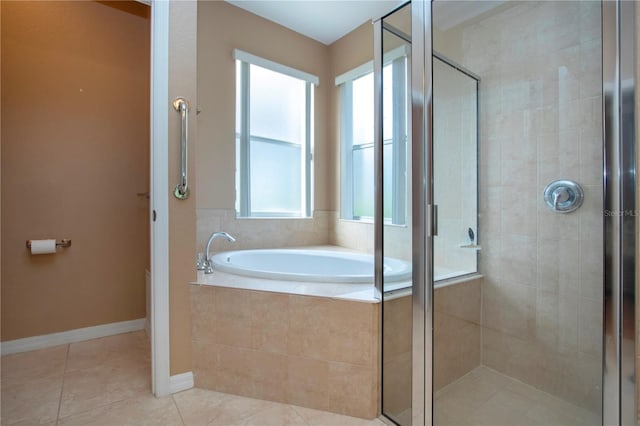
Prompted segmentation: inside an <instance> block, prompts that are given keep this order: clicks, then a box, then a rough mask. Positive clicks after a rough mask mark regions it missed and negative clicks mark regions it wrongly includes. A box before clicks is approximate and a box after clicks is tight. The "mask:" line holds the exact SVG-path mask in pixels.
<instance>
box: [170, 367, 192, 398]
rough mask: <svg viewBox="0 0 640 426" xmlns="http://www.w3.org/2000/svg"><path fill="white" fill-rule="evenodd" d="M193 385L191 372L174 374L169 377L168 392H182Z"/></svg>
mask: <svg viewBox="0 0 640 426" xmlns="http://www.w3.org/2000/svg"><path fill="white" fill-rule="evenodd" d="M192 387H193V372H191V371H189V372H187V373H182V374H176V375H175V376H171V377H169V392H171V393H176V392H182V391H184V390H187V389H191V388H192Z"/></svg>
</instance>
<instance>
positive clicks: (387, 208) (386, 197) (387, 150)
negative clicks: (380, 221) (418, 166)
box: [382, 142, 393, 220]
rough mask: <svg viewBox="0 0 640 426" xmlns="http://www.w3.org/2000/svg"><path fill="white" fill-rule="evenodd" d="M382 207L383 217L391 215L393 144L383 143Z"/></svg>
mask: <svg viewBox="0 0 640 426" xmlns="http://www.w3.org/2000/svg"><path fill="white" fill-rule="evenodd" d="M382 158H383V160H382V198H383V201H382V203H383V204H382V206H383V207H382V208H383V210H384V218H385V219H389V220H391V218H392V216H393V145H392V144H391V142H389V143H385V144H384V146H383V147H382Z"/></svg>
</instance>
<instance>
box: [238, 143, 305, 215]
mask: <svg viewBox="0 0 640 426" xmlns="http://www.w3.org/2000/svg"><path fill="white" fill-rule="evenodd" d="M250 149H251V160H250V161H251V166H250V172H251V213H252V214H255V215H260V214H265V213H274V212H275V213H286V214H291V215H298V216H300V215H301V211H300V209H301V194H302V183H301V182H302V178H301V176H302V175H301V161H302V159H301V155H302V148H301V147H300V146H299V145H291V144H286V143H272V142H262V141H257V140H255V139H251V148H250Z"/></svg>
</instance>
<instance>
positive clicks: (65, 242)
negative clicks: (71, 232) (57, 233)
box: [27, 238, 71, 250]
mask: <svg viewBox="0 0 640 426" xmlns="http://www.w3.org/2000/svg"><path fill="white" fill-rule="evenodd" d="M56 247H71V240H70V239H67V238H63V239H61V240H60V241H58V240H56ZM27 248H28V249H29V250H31V240H27Z"/></svg>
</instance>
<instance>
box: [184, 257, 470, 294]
mask: <svg viewBox="0 0 640 426" xmlns="http://www.w3.org/2000/svg"><path fill="white" fill-rule="evenodd" d="M212 260H213V263H214V265H213V268H214V272H213V274H205V273H203V272H202V271H199V272H198V278H197V281H195V282H193V283H192V284H194V285H210V286H217V287H227V288H236V289H243V290H257V291H267V292H275V293H285V294H297V295H303V296H317V297H328V298H333V299H344V300H353V301H359V302H366V303H379V302H380V300H381V295H380V294H379V292H378V291H377V290H376V289H375V287H374V286H373V256H371V255H366V254H362V253H357V252H353V251H348V250H345V249H343V248H340V247H335V246H314V247H309V248H301V249H268V250H239V251H229V252H223V253H219V254H216V255H214V256H213V258H212ZM457 275H460V272H456V271H449V270H444V269H442V270H441V269H438V270H436V274H435V281H439V282H437V283H436V284H435V287H440V286H445V285H452V284H456V283H458V282H464V281H466V280H468V279H469V276H463V277H460V279H459V280H457V279H453V280H450V279H448V278H449V277H451V276H457ZM410 291H411V263H409V262H405V261H403V260H399V259H393V258H386V259H385V292H392V293H394V294H395V295H396V296H394V297H400V296H402V295H403V294H405V293H406V292H410Z"/></svg>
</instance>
